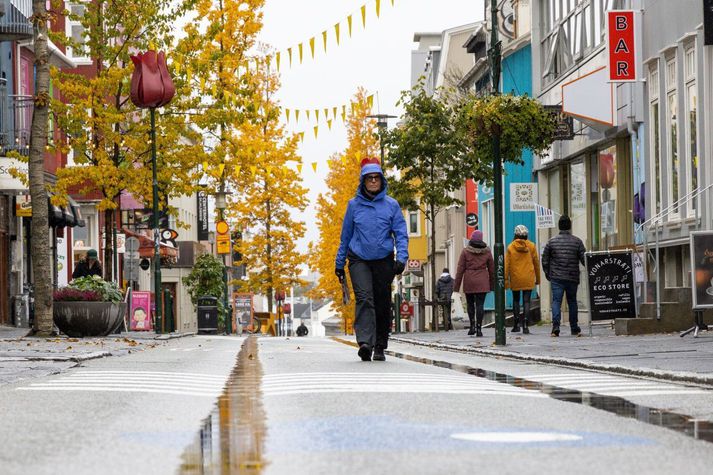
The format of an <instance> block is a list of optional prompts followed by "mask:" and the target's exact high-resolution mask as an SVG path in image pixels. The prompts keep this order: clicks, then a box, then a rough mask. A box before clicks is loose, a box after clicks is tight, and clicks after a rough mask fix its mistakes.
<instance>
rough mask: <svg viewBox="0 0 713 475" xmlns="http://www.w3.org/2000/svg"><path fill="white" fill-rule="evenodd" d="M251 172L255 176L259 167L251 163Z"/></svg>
mask: <svg viewBox="0 0 713 475" xmlns="http://www.w3.org/2000/svg"><path fill="white" fill-rule="evenodd" d="M250 173H252V174H253V177H255V173H257V167H256V166H255V165H250Z"/></svg>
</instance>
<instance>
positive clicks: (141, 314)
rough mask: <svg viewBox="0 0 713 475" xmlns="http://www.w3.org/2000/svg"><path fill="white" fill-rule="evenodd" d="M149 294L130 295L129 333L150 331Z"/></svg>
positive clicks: (136, 292) (134, 293)
mask: <svg viewBox="0 0 713 475" xmlns="http://www.w3.org/2000/svg"><path fill="white" fill-rule="evenodd" d="M151 328H152V327H151V292H139V291H135V292H132V293H131V321H130V323H129V329H130V330H131V331H151Z"/></svg>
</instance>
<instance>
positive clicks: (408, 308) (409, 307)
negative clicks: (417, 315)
mask: <svg viewBox="0 0 713 475" xmlns="http://www.w3.org/2000/svg"><path fill="white" fill-rule="evenodd" d="M400 310H401V312H400V313H401V316H402V317H413V303H411V302H403V303H402V304H401V308H400Z"/></svg>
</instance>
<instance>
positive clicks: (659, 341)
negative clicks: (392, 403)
mask: <svg viewBox="0 0 713 475" xmlns="http://www.w3.org/2000/svg"><path fill="white" fill-rule="evenodd" d="M582 330H583V333H582V336H581V337H579V338H576V337H573V336H570V334H569V327H566V326H563V327H562V333H561V336H560V337H559V338H552V337H551V336H550V327H549V326H545V325H543V326H533V327H530V331H531V333H530V334H529V335H523V334H522V333H510V328H508V329H507V338H506V340H507V345H506V346H504V347H501V346H495V344H494V341H495V330H494V329H493V328H492V327H490V328H486V329H484V330H483V334H484V335H485V336H484V337H482V338H476V337H474V336H468V335H467V331H466V330H452V331H449V332H443V331H441V332H438V333H399V334H397V335H394V336H392V338H391V339H392V340H394V341H399V342H404V343H414V344H418V345H425V346H429V347H434V348H441V349H446V350H451V351H461V352H469V353H474V354H479V355H487V356H497V357H505V358H511V359H517V360H523V361H532V362H538V363H546V364H557V365H562V366H568V367H575V368H584V369H593V370H600V371H607V372H614V373H621V374H628V375H638V376H646V377H654V378H659V379H665V380H669V381H680V382H689V383H696V384H703V385H707V386H713V332H701V333H700V334H699V336H698V338H693V336H692V335H688V336H685V337H683V338H681V337H680V336H679V335H678V333H668V334H659V335H638V336H616V335H615V334H614V330H613V329H612V328H611V327H610V326H609V325H606V326H603V325H597V326H594V327H593V330H592V334H593V335H592V336H591V337H590V336H589V329H588V328H586V327H585V328H583V329H582Z"/></svg>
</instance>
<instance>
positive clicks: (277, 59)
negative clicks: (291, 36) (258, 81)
mask: <svg viewBox="0 0 713 475" xmlns="http://www.w3.org/2000/svg"><path fill="white" fill-rule="evenodd" d="M275 62H276V63H277V71H278V72H279V71H280V52H279V51H278V52H277V53H275Z"/></svg>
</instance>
